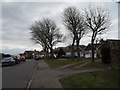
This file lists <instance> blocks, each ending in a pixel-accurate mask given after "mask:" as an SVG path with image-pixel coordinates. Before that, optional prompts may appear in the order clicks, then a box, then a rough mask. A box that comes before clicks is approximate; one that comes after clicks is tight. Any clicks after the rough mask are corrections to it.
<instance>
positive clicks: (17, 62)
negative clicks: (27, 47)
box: [13, 56, 20, 64]
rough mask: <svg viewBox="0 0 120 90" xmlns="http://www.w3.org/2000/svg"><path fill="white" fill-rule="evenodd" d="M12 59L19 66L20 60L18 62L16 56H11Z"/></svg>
mask: <svg viewBox="0 0 120 90" xmlns="http://www.w3.org/2000/svg"><path fill="white" fill-rule="evenodd" d="M13 58H14V60H15V62H16V64H19V63H20V60H19V58H18V57H17V56H13Z"/></svg>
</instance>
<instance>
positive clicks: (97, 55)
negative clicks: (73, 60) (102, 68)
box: [83, 43, 101, 58]
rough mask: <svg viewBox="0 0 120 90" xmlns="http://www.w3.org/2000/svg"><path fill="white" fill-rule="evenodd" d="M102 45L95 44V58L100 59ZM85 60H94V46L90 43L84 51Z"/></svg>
mask: <svg viewBox="0 0 120 90" xmlns="http://www.w3.org/2000/svg"><path fill="white" fill-rule="evenodd" d="M100 47H101V45H100V44H94V57H95V58H100V51H99V49H100ZM83 54H84V56H85V58H92V45H91V44H90V43H89V44H88V45H87V46H86V47H85V48H84V50H83Z"/></svg>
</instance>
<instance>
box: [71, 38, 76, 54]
mask: <svg viewBox="0 0 120 90" xmlns="http://www.w3.org/2000/svg"><path fill="white" fill-rule="evenodd" d="M74 43H75V37H74V38H73V43H72V47H71V54H72V55H75V51H74Z"/></svg>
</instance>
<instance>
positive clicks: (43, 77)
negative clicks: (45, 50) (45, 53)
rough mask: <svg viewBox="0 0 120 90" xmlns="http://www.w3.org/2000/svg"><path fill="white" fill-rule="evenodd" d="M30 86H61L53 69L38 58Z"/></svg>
mask: <svg viewBox="0 0 120 90" xmlns="http://www.w3.org/2000/svg"><path fill="white" fill-rule="evenodd" d="M30 88H62V86H61V84H60V82H59V81H58V78H57V77H55V70H53V69H51V68H50V67H49V66H48V64H46V63H45V61H44V60H40V62H39V63H38V67H37V70H36V72H35V76H34V78H33V81H32V83H31V86H30Z"/></svg>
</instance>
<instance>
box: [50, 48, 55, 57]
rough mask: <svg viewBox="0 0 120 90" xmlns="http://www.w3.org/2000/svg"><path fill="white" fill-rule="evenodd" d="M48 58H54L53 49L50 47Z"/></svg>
mask: <svg viewBox="0 0 120 90" xmlns="http://www.w3.org/2000/svg"><path fill="white" fill-rule="evenodd" d="M50 58H52V59H53V58H54V54H53V48H52V47H51V48H50Z"/></svg>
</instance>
